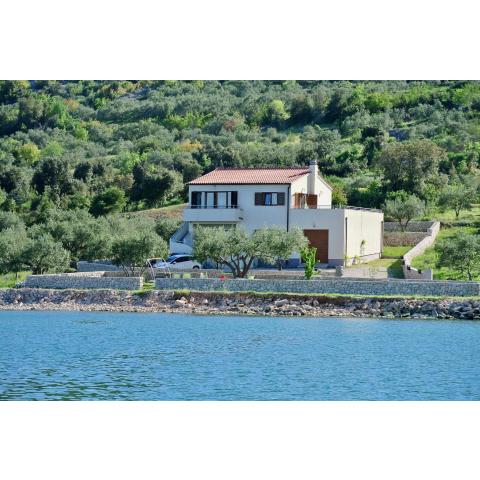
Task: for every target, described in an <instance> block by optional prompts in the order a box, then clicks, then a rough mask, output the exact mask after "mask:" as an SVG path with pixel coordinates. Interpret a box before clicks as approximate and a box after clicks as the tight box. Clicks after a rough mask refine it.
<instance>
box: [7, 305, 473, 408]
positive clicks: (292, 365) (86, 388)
mask: <svg viewBox="0 0 480 480" xmlns="http://www.w3.org/2000/svg"><path fill="white" fill-rule="evenodd" d="M0 399H2V400H207V399H209V400H460V399H465V400H466V399H470V400H476V399H480V322H472V321H439V320H436V321H426V320H372V319H336V318H303V317H302V318H299V317H294V318H268V317H267V318H265V317H259V318H255V317H205V316H196V317H195V316H187V315H167V314H140V313H133V314H130V313H86V312H68V313H67V312H0Z"/></svg>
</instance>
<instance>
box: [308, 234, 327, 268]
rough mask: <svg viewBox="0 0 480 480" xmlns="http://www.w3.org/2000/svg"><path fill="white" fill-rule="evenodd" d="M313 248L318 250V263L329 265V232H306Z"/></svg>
mask: <svg viewBox="0 0 480 480" xmlns="http://www.w3.org/2000/svg"><path fill="white" fill-rule="evenodd" d="M303 233H304V235H305V236H306V237H307V238H308V242H309V244H310V246H311V247H316V248H317V262H320V263H328V230H304V231H303Z"/></svg>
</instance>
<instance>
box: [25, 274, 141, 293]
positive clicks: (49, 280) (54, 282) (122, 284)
mask: <svg viewBox="0 0 480 480" xmlns="http://www.w3.org/2000/svg"><path fill="white" fill-rule="evenodd" d="M25 286H26V287H31V288H59V289H68V288H73V289H90V288H97V289H98V288H110V289H114V290H140V289H141V288H142V287H143V278H142V277H110V276H105V272H79V273H60V274H48V275H29V276H28V277H27V279H26V280H25Z"/></svg>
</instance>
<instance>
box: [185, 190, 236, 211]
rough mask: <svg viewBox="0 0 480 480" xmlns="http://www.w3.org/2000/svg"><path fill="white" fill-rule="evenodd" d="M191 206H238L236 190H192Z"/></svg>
mask: <svg viewBox="0 0 480 480" xmlns="http://www.w3.org/2000/svg"><path fill="white" fill-rule="evenodd" d="M190 204H191V207H192V208H238V192H192V194H191V201H190Z"/></svg>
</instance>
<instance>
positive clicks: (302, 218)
mask: <svg viewBox="0 0 480 480" xmlns="http://www.w3.org/2000/svg"><path fill="white" fill-rule="evenodd" d="M344 212H345V211H344V210H338V209H323V208H322V209H309V208H305V209H304V208H293V209H291V210H290V225H291V226H297V227H299V228H301V229H302V230H310V229H311V230H328V259H329V263H332V264H334V265H340V264H341V262H342V261H343V258H344V251H345V236H344V221H345V213H344Z"/></svg>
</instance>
